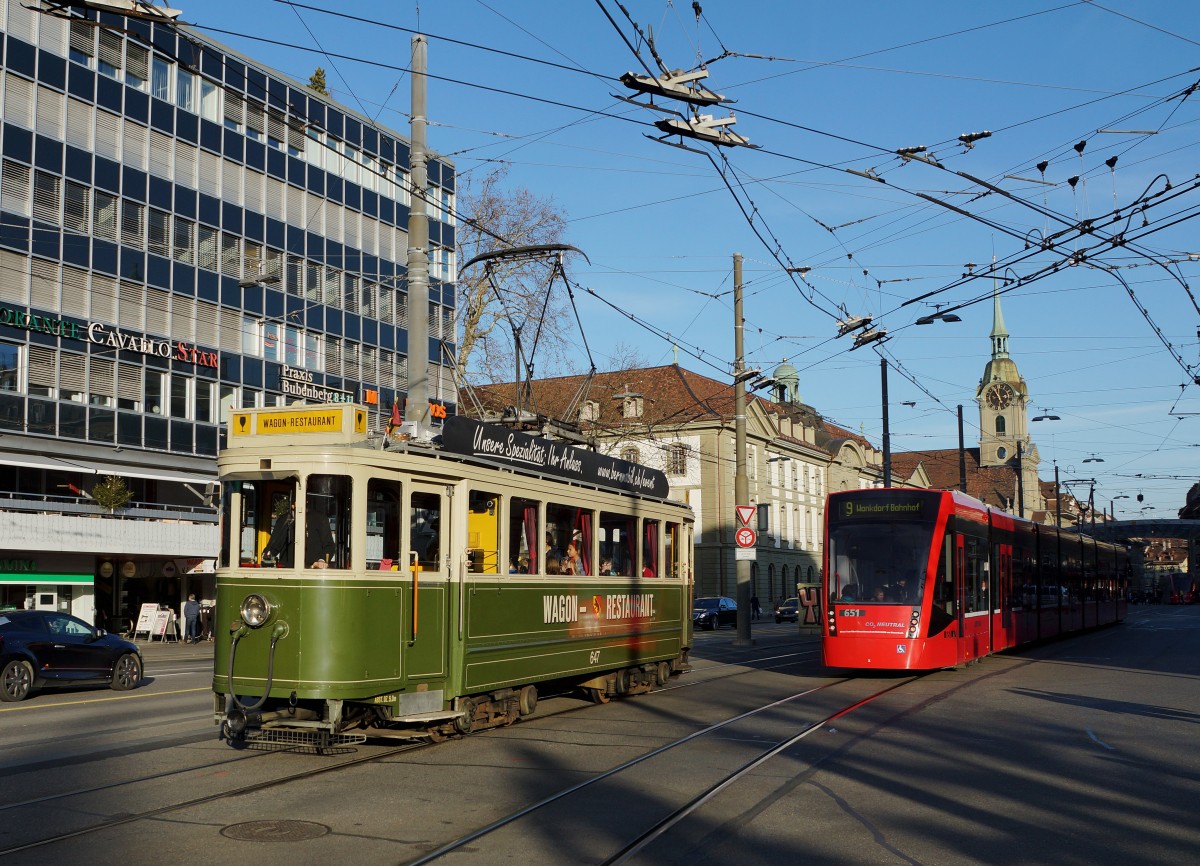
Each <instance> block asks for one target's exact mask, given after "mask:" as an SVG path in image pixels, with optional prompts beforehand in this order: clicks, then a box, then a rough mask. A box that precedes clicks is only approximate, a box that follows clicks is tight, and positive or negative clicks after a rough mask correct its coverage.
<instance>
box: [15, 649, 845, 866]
mask: <svg viewBox="0 0 1200 866" xmlns="http://www.w3.org/2000/svg"><path fill="white" fill-rule="evenodd" d="M818 654H819V651H801V652H790V653H779V654H775V655H772V656H768V657H763V658H757V659H754V660H752V661H749V660H740V661H729V662H720V663H717V664H713V665H709V666H706V667H703V668H699V669H693V670H692V671H690V672H689V678H688V680H687V681H685V682H675V683H672V684H671V685H668V686H666V687H665V688H662V689H658V690H656V691H655V692H654V693H658V692H661V693H664V694H665V693H668V692H671V691H675V690H678V689H682V688H693V687H698V686H705V685H708V686H711V685H713V684H715V683H720V682H724V681H727V680H729V679H732V678H737V677H742V676H747V675H750V674H754V673H758V672H761V671H764V670H773V669H778V668H786V667H790V666H793V665H796V664H800V663H803V662H804V660H805V659H807V658H809V657H811V656H814V655H818ZM768 662H777V664H764V663H768ZM726 669H728V670H726ZM714 672H717V673H714ZM837 682H844V681H843V680H839V681H837ZM832 684H834V683H826V684H822V685H821V686H817V687H815V688H814V689H810V690H806V691H805V692H804V693H801V695H802V694H811V693H813V692H816V691H820V690H822V689H824V688H827V687H828V686H829V685H832ZM801 695H794V696H792V697H791V698H788V699H785V700H792V699H794V698H796V697H799V696H801ZM776 703H781V702H776ZM769 706H771V705H768V707H769ZM591 709H594V706H593V705H592V704H590V703H582V702H581V703H579V705H578V706H570V707H566V708H564V709H562V710H558V711H554V712H550V713H546V714H545V715H541V716H538V717H536V718H534V719H530V720H528V721H525V722H523V723H522V724H523V725H530V724H533V723H536V722H537V721H539V720H545V719H551V718H558V717H562V716H570V715H573V714H575V713H580V712H584V711H587V710H591ZM765 709H767V708H759V709H756V710H752V711H750V712H749V713H747V714H742V715H739V716H736V717H734V718H732V719H728V720H725V721H724V722H721V723H718V724H717V725H716V726H713V727H712V728H710V729H705V731H701V732H699V733H698V734H694V735H689V737H686V738H684V739H683V740H682V741H681V742H687V741H689V740H691V739H694V738H695V736H698V735H700V734H703V733H706V732H708V731H710V730H717V729H719V728H723V727H725V726H727V725H729V724H732V723H733V722H735V721H737V720H738V719H740V718H746V717H750V716H753V715H755V714H757V713H761V712H763V711H765ZM484 733H485V734H486V733H487V732H484ZM475 736H479V735H478V734H477V735H475ZM368 737H370V733H369V732H368ZM437 745H438V744H436V743H429V742H406V743H403V744H399V745H395V746H388V747H381V748H378V749H376V748H372V749H371V752H370V754H358V755H356V756H354V757H352V758H349V759H345V760H337V759H334V760H333V761H332V762H329V763H324V764H322V765H321V766H318V767H310V768H306V769H304V770H301V771H298V772H294V773H287V774H284V775H279V776H274V777H272V778H268V779H263V780H261V781H257V782H252V783H248V784H244V785H240V786H238V787H236V788H231V789H225V790H220V791H213V792H211V793H208V794H204V795H201V796H196V797H192V798H188V799H184V800H177V801H173V802H170V803H164V804H162V805H161V806H157V807H154V808H151V809H143V810H137V811H132V812H128V813H123V814H121V815H119V816H113V817H111V818H108V819H106V820H101V821H96V822H95V823H91V824H88V825H87V826H83V827H78V828H74V829H68V830H65V831H62V832H56V833H55V834H54V835H53V836H50V837H47V838H43V839H35V840H29V841H27V842H23V843H19V844H15V845H10V846H8V847H3V848H0V857H4V856H7V855H12V854H17V853H21V852H29V851H36V850H37V849H39V848H48V847H49V846H52V845H54V844H57V843H60V842H64V841H66V840H71V839H78V838H80V837H84V836H88V835H90V834H96V833H102V832H104V831H106V830H111V829H114V828H118V827H122V826H126V825H129V824H133V823H136V822H139V821H145V820H150V819H154V818H158V817H161V816H163V815H167V814H170V813H172V812H178V811H183V810H186V809H191V808H194V807H197V806H203V805H206V804H212V803H217V802H220V801H222V800H228V799H232V798H236V797H241V796H245V795H247V794H254V793H259V792H262V791H265V790H268V789H270V788H273V787H278V786H282V785H288V784H294V783H297V782H304V781H307V780H310V779H313V778H316V777H319V776H322V775H328V774H336V773H337V772H339V771H343V770H346V769H349V768H353V767H356V766H360V765H363V764H368V763H372V762H378V761H386V760H388V759H390V758H394V757H396V756H398V755H402V754H405V753H410V752H412V751H415V750H418V749H428V748H430V747H431V746H437ZM674 745H679V743H675V744H671V745H670V746H668V748H670V747H673V746H674ZM303 748H304V747H288V746H278V747H274V748H270V749H263V750H261V751H257V750H256V751H254V752H253V753H252V754H246V753H244V752H239V753H237V754H236V755H235V756H232V757H228V758H223V759H219V760H211V759H210V760H206V761H203V762H191V763H189V764H188V765H186V766H182V767H174V768H171V769H167V770H163V771H160V772H155V773H146V774H143V775H139V776H136V777H133V778H126V779H119V780H114V781H112V782H107V783H104V784H97V785H89V786H81V787H77V788H73V789H71V790H69V791H60V792H53V793H47V794H44V795H41V796H36V797H29V798H26V799H23V800H20V801H17V802H12V803H5V804H0V815H16V814H19V810H20V809H22V808H45V807H46V806H47V805H52V804H58V807H59V808H64V806H63V804H67V805H66V806H65V808H66V809H68V810H70V809H71V805H70V803H71V801H72V800H74V799H78V798H86V797H89V796H97V795H99V796H106V797H111V796H112V794H113V793H115V792H117V791H132V790H136V789H137V788H138V787H139V786H146V785H152V784H154V783H166V784H170V783H172V782H173V781H174V780H186V779H189V778H194V777H195V775H196V774H198V773H208V774H212V775H216V774H217V773H219V772H220V771H221V768H223V767H230V766H236V765H243V764H246V763H247V762H255V763H257V759H259V758H269V757H271V756H273V755H279V754H281V753H289V752H292V753H295V752H299V751H303ZM368 748H371V747H368ZM657 751H661V750H657ZM326 760H327V759H326ZM83 811H87V810H83ZM6 820H9V821H11V820H12V819H6Z"/></svg>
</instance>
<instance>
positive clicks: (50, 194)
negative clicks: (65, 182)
mask: <svg viewBox="0 0 1200 866" xmlns="http://www.w3.org/2000/svg"><path fill="white" fill-rule="evenodd" d="M61 183H62V178H60V177H58V176H57V175H53V174H46V173H45V172H42V171H35V172H34V173H33V218H34V219H37V220H41V221H42V222H48V223H55V224H56V225H57V224H58V222H59V220H60V219H61V217H60V215H59V214H60V208H61V201H60V189H61Z"/></svg>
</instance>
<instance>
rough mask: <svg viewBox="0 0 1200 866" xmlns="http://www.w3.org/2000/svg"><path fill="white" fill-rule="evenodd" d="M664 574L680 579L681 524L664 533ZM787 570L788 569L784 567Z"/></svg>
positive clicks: (672, 526)
mask: <svg viewBox="0 0 1200 866" xmlns="http://www.w3.org/2000/svg"><path fill="white" fill-rule="evenodd" d="M663 547H664V551H663V574H665V575H666V576H667V577H679V550H680V546H679V524H678V523H668V524H667V531H666V532H664V533H663ZM784 568H785V569H786V568H787V567H786V566H784Z"/></svg>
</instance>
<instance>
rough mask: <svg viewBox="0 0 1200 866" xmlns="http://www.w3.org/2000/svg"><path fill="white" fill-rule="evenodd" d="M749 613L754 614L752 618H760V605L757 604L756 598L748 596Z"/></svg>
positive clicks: (755, 596)
mask: <svg viewBox="0 0 1200 866" xmlns="http://www.w3.org/2000/svg"><path fill="white" fill-rule="evenodd" d="M750 612H751V613H753V614H754V618H755V619H758V618H759V617H760V616H762V605H761V604H759V603H758V596H757V595H752V596H750Z"/></svg>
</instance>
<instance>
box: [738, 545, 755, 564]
mask: <svg viewBox="0 0 1200 866" xmlns="http://www.w3.org/2000/svg"><path fill="white" fill-rule="evenodd" d="M733 561H734V562H757V561H758V551H757V550H755V549H754V548H753V547H735V548H734V549H733Z"/></svg>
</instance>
